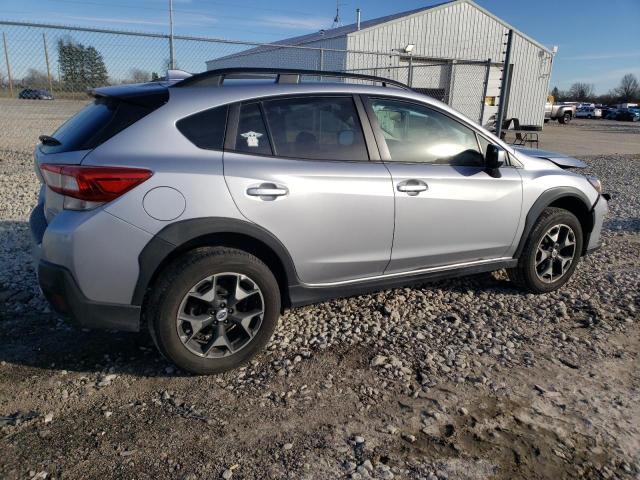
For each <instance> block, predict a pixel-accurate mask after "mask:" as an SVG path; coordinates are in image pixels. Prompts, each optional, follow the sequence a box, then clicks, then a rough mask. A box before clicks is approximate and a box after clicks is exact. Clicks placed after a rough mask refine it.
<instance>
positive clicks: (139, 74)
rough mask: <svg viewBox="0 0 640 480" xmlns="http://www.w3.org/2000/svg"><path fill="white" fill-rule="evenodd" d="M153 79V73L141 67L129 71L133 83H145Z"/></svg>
mask: <svg viewBox="0 0 640 480" xmlns="http://www.w3.org/2000/svg"><path fill="white" fill-rule="evenodd" d="M149 80H151V75H150V74H149V72H147V71H146V70H142V69H141V68H132V69H131V70H130V71H129V81H130V82H131V83H144V82H148V81H149Z"/></svg>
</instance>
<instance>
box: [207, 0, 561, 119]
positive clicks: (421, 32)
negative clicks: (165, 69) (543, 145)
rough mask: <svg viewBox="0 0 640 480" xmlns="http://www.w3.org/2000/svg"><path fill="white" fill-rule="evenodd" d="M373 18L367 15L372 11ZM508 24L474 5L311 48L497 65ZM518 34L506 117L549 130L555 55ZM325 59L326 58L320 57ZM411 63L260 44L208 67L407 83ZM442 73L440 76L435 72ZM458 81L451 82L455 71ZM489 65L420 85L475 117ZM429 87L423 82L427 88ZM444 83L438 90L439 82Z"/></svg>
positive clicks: (426, 73) (426, 75)
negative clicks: (334, 73)
mask: <svg viewBox="0 0 640 480" xmlns="http://www.w3.org/2000/svg"><path fill="white" fill-rule="evenodd" d="M365 13H366V12H365ZM507 30H508V29H507V27H506V26H505V25H504V24H502V23H501V22H500V21H498V20H497V19H495V18H493V17H492V16H491V15H488V14H486V13H485V12H483V11H482V10H481V9H479V8H477V7H476V6H475V5H473V4H470V3H466V2H457V3H452V4H451V5H445V6H442V7H436V8H434V9H432V10H425V11H424V12H419V13H416V14H414V15H411V16H408V17H403V18H400V19H398V20H395V21H391V22H387V23H384V24H381V25H379V26H375V27H371V28H367V29H364V30H361V31H358V32H353V33H351V34H349V35H348V36H342V37H336V38H329V39H323V40H319V41H316V42H312V43H308V44H305V46H308V47H317V48H325V49H337V50H350V51H357V52H364V51H366V52H389V53H392V52H393V51H394V50H397V49H399V48H403V47H404V46H406V45H407V44H410V43H412V44H415V49H414V51H413V52H412V54H413V57H414V59H415V62H414V63H415V64H416V65H418V64H421V63H422V64H424V63H429V62H428V61H427V60H425V59H444V60H470V61H486V60H488V59H491V60H492V62H494V63H502V62H503V61H504V50H505V45H504V42H506V34H507ZM515 33H516V34H515V35H514V44H513V53H512V59H511V61H512V65H513V76H512V82H511V91H510V95H509V103H508V110H507V112H506V116H505V118H510V117H517V118H518V119H519V120H520V123H521V124H523V125H542V124H543V120H544V104H545V101H546V98H547V90H548V88H549V77H550V73H551V59H552V56H551V54H550V53H549V52H548V51H547V50H545V49H542V48H540V47H539V46H538V45H536V44H535V43H533V42H531V41H530V40H529V39H527V38H525V37H524V36H522V35H521V34H518V33H517V32H515ZM321 57H322V60H321ZM406 65H407V62H406V60H402V59H400V57H399V56H397V55H374V54H364V53H347V54H345V53H344V52H332V51H326V50H325V51H324V52H323V53H322V54H321V53H320V52H319V51H314V50H303V49H300V50H299V49H288V48H274V47H258V50H256V51H251V50H249V51H248V52H247V53H239V54H235V55H231V56H229V57H224V58H221V59H214V60H211V61H209V62H207V68H208V69H213V68H224V67H243V66H254V67H290V68H306V69H320V68H322V69H324V70H350V71H361V72H363V73H373V74H376V75H380V76H386V77H389V78H394V79H397V80H400V81H403V82H406V81H407V80H408V78H407V69H406V68H398V67H406ZM437 68H442V72H441V73H440V74H439V73H438V72H436V71H435V70H434V69H437ZM451 71H453V72H454V78H453V79H452V81H450V79H449V77H450V72H451ZM483 72H484V67H480V66H478V67H476V66H474V65H467V66H459V67H454V68H453V70H451V65H448V64H446V62H445V64H444V65H443V66H442V67H438V66H433V67H429V68H416V72H415V73H414V82H413V86H414V87H416V88H425V89H434V88H441V89H443V90H445V93H446V96H447V98H449V99H450V103H451V105H452V106H453V107H454V108H458V109H459V110H461V111H462V112H463V113H466V114H467V115H468V116H470V118H474V119H475V117H476V115H479V112H480V109H481V100H482V92H483V84H484V78H485V76H484V74H483ZM421 82H422V83H421ZM436 83H437V85H436Z"/></svg>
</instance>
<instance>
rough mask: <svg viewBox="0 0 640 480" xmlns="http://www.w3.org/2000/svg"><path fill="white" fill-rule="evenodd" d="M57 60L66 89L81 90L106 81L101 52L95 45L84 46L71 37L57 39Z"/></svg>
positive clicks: (105, 68) (105, 70) (105, 69)
mask: <svg viewBox="0 0 640 480" xmlns="http://www.w3.org/2000/svg"><path fill="white" fill-rule="evenodd" d="M58 62H59V64H60V73H61V76H62V82H63V83H64V86H65V89H66V90H69V91H82V90H86V89H87V88H93V87H97V86H100V85H105V84H106V83H107V82H108V75H107V67H106V65H105V64H104V59H103V58H102V54H100V52H98V50H96V48H95V47H91V46H89V47H86V46H84V45H83V44H81V43H77V42H75V41H74V40H73V39H72V38H71V37H68V36H67V37H64V38H61V39H60V40H58Z"/></svg>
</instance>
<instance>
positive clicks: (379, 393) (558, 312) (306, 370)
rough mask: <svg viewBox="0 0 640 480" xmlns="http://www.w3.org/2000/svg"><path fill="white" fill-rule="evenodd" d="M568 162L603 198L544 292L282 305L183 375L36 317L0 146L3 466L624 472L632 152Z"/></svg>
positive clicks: (249, 472)
mask: <svg viewBox="0 0 640 480" xmlns="http://www.w3.org/2000/svg"><path fill="white" fill-rule="evenodd" d="M18 147H20V146H18ZM584 159H585V160H586V161H587V162H588V163H589V170H590V171H591V172H593V173H595V174H597V175H598V176H599V177H600V178H601V179H602V180H603V183H604V185H605V188H606V190H607V191H609V192H610V193H612V194H613V196H614V201H613V202H612V204H611V213H610V215H609V217H608V219H607V222H606V225H605V232H604V246H603V248H602V249H601V250H600V251H598V252H597V253H595V254H593V255H591V256H589V257H587V258H585V259H584V260H583V261H582V262H581V264H580V265H579V267H578V270H577V272H576V275H575V278H574V279H573V280H572V281H571V282H570V283H569V284H568V285H567V286H566V287H565V288H563V289H561V290H560V291H559V292H555V293H552V294H547V295H538V296H534V295H523V294H522V293H520V292H519V291H517V290H515V289H513V288H512V287H511V285H510V283H509V282H508V280H507V279H506V276H505V274H504V272H496V273H494V274H486V275H479V276H475V277H472V278H466V279H459V280H452V281H446V282H440V283H437V284H432V285H425V286H418V287H416V288H404V289H395V290H387V291H383V292H379V293H376V294H372V295H366V296H360V297H354V298H350V299H341V300H334V301H330V302H325V303H322V304H318V305H313V306H309V307H304V308H299V309H294V310H291V311H289V312H287V313H285V314H284V315H283V317H282V318H281V321H280V324H279V327H278V328H277V331H276V333H275V335H274V338H273V340H272V341H271V342H270V344H269V346H268V348H267V351H266V352H265V353H264V354H262V355H260V356H259V357H258V358H257V359H255V360H254V361H252V362H251V363H250V365H249V366H247V367H245V368H243V369H241V370H239V371H235V372H230V373H228V374H225V375H222V376H218V377H208V378H203V377H198V378H196V377H191V376H189V375H185V374H183V373H182V372H179V371H176V369H175V368H174V367H173V366H171V365H169V364H167V363H166V362H165V361H164V360H163V359H161V358H160V357H159V356H158V354H157V353H156V352H155V350H154V349H153V347H152V346H151V344H150V343H149V341H148V339H147V338H146V337H145V336H144V335H125V334H109V333H100V332H97V333H94V332H81V331H77V330H75V329H74V328H73V327H70V326H68V325H67V324H66V323H64V322H62V321H60V320H59V319H58V318H57V317H56V316H54V315H52V314H50V312H49V309H48V307H47V306H46V304H45V302H44V301H43V299H42V297H41V295H40V293H39V291H38V288H37V285H36V281H35V275H34V271H33V268H32V266H31V260H30V253H29V248H30V247H29V231H28V226H27V223H26V221H27V218H28V213H29V211H30V208H31V207H32V205H33V204H34V203H35V201H36V191H37V182H36V180H35V176H34V174H33V172H32V159H31V155H30V154H29V153H28V152H27V151H26V147H24V146H22V147H20V148H18V149H17V150H15V149H14V150H11V149H5V150H0V173H1V175H0V302H2V303H1V306H0V344H1V345H3V347H2V351H1V352H0V360H2V364H1V365H0V448H2V450H3V451H5V452H8V454H7V455H6V456H4V455H3V459H2V460H0V476H1V477H3V478H23V477H25V476H26V477H29V476H36V475H42V474H43V472H44V474H49V475H52V476H60V475H62V474H65V475H66V476H67V477H69V478H83V477H84V478H87V477H91V476H103V477H121V476H128V477H131V476H144V475H149V476H153V477H155V478H283V477H291V478H338V477H349V478H424V479H435V478H438V479H443V478H485V477H487V476H495V477H497V478H512V477H513V476H522V477H530V478H531V477H540V478H554V477H555V478H559V477H562V476H569V477H570V476H576V477H578V476H582V477H584V478H625V477H626V478H633V477H634V475H635V476H637V475H638V474H639V472H640V464H639V462H638V459H639V458H640V451H639V449H638V445H639V443H640V432H638V426H639V425H640V422H639V421H638V419H639V418H640V411H639V407H638V405H639V403H640V402H638V400H640V397H639V393H638V388H639V385H640V379H639V377H638V373H637V347H638V331H639V330H638V318H639V315H638V308H640V299H639V295H638V294H639V291H638V279H639V269H640V260H639V256H640V235H639V233H640V215H639V212H640V196H639V195H638V188H637V186H638V185H640V169H639V168H638V165H640V163H639V162H640V155H638V156H620V155H608V156H598V157H584ZM17 332H21V333H20V334H17ZM634 364H635V373H634V372H633V368H629V366H631V365H634ZM607 372H609V375H606V374H605V373H607ZM534 382H535V383H534ZM14 386H15V388H14ZM77 428H80V429H81V430H82V432H80V430H78V431H76V429H77ZM194 432H198V433H197V435H196V436H195V438H194ZM532 432H533V433H532ZM47 438H65V440H64V441H61V442H60V443H59V444H58V445H57V446H56V447H51V448H53V450H50V447H49V446H48V444H47V440H46V439H47ZM85 438H86V439H88V440H84V439H85ZM87 442H88V443H87ZM248 448H250V449H252V450H251V451H252V452H253V454H252V455H250V456H247V455H246V454H245V453H246V449H248ZM534 449H538V450H539V454H538V456H540V458H538V456H536V455H532V454H531V452H532V451H533V450H534ZM205 451H208V452H214V453H215V454H212V455H209V454H208V455H206V456H207V460H206V461H203V460H202V454H203V453H204V452H205ZM514 458H515V460H514ZM472 459H475V460H472ZM514 472H515V473H514ZM42 478H44V477H42ZM47 478H49V477H47Z"/></svg>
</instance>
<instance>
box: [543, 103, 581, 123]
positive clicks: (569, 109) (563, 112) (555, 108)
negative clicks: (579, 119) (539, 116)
mask: <svg viewBox="0 0 640 480" xmlns="http://www.w3.org/2000/svg"><path fill="white" fill-rule="evenodd" d="M575 115H576V106H575V105H560V104H551V103H550V102H547V103H546V105H545V107H544V121H545V122H548V121H549V120H558V122H559V123H569V122H570V121H571V119H572V118H573V117H575Z"/></svg>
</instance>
